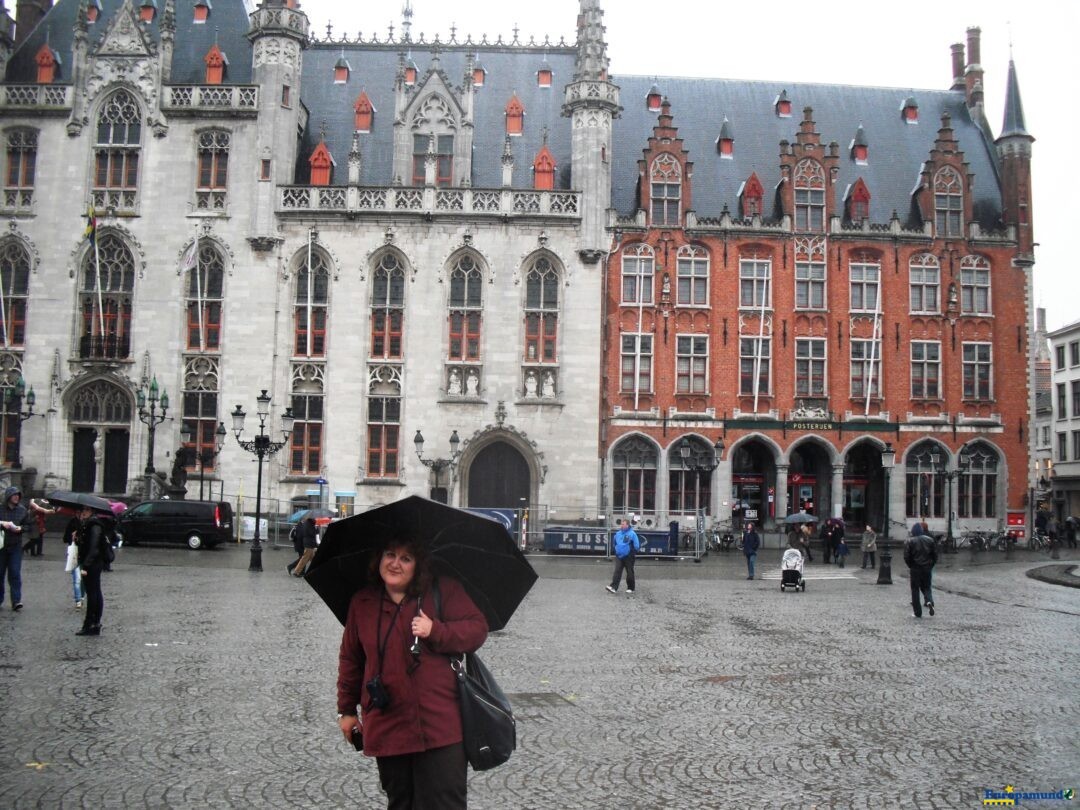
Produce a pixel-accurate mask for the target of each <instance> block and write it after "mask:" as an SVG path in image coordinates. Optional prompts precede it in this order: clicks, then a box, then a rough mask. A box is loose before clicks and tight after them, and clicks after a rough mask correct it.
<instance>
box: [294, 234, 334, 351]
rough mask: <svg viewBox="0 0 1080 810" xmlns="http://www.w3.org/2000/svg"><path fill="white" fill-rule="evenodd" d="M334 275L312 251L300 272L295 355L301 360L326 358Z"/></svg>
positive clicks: (316, 252) (298, 270)
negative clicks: (329, 309)
mask: <svg viewBox="0 0 1080 810" xmlns="http://www.w3.org/2000/svg"><path fill="white" fill-rule="evenodd" d="M329 295H330V271H329V269H328V268H327V266H326V259H325V258H324V257H323V255H322V253H320V252H319V251H317V250H310V251H309V252H308V255H307V257H305V259H304V262H303V263H302V264H301V265H300V266H299V267H298V268H297V270H296V322H295V327H294V336H295V339H294V348H293V354H294V355H296V356H298V357H325V356H326V319H327V303H328V298H329Z"/></svg>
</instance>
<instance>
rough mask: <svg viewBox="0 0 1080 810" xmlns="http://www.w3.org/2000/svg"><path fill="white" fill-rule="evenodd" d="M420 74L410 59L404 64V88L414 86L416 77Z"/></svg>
mask: <svg viewBox="0 0 1080 810" xmlns="http://www.w3.org/2000/svg"><path fill="white" fill-rule="evenodd" d="M419 72H420V69H419V68H418V67H417V66H416V62H414V61H413V60H412V59H410V60H408V61H407V62H406V63H405V86H406V87H412V86H413V85H414V84H416V76H417V74H418V73H419Z"/></svg>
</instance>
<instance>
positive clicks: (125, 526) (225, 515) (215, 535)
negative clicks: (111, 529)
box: [116, 500, 233, 548]
mask: <svg viewBox="0 0 1080 810" xmlns="http://www.w3.org/2000/svg"><path fill="white" fill-rule="evenodd" d="M116 530H117V532H118V533H119V534H120V536H121V537H122V538H123V540H124V543H130V544H131V545H133V546H134V545H138V544H139V543H187V545H188V548H202V547H204V546H207V547H212V546H216V545H217V544H218V543H224V542H226V541H228V540H231V539H232V533H233V511H232V506H231V505H230V504H229V503H228V502H227V501H173V500H160V501H143V502H142V503H139V504H136V505H135V506H133V507H131V508H130V509H128V510H127V511H126V512H121V513H120V516H119V517H118V518H117V519H116Z"/></svg>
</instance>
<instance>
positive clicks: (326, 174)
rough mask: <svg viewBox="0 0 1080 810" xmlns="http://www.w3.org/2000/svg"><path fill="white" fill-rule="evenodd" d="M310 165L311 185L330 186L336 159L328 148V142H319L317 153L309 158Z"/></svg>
mask: <svg viewBox="0 0 1080 810" xmlns="http://www.w3.org/2000/svg"><path fill="white" fill-rule="evenodd" d="M308 163H310V164H311V185H313V186H328V185H330V178H331V175H332V174H333V170H334V157H333V155H331V154H330V150H329V149H327V148H326V141H319V145H318V146H316V147H315V151H314V152H312V153H311V157H310V158H308Z"/></svg>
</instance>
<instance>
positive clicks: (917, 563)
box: [904, 523, 938, 619]
mask: <svg viewBox="0 0 1080 810" xmlns="http://www.w3.org/2000/svg"><path fill="white" fill-rule="evenodd" d="M937 559H938V554H937V546H936V545H935V544H934V540H933V538H932V537H930V535H928V534H926V533H925V532H924V531H923V527H922V526H921V525H920V524H918V523H916V524H915V525H914V526H912V527H911V536H910V537H909V538H908V539H907V540H906V541H905V542H904V562H905V563H907V567H908V576H909V578H910V580H911V613H912V615H913V616H914V617H915V618H916V619H921V618H922V609H923V603H922V602H920V595H921V597H922V599H923V600H925V605H926V608H927V609H928V610H929V611H930V615H931V616H933V615H934V594H933V593H932V591H931V589H930V584H931V583H930V580H931V575H932V572H933V570H934V566H935V565H936V564H937Z"/></svg>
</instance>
